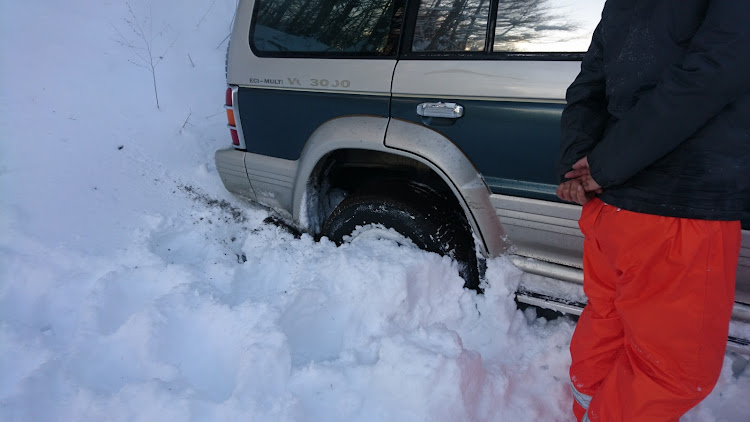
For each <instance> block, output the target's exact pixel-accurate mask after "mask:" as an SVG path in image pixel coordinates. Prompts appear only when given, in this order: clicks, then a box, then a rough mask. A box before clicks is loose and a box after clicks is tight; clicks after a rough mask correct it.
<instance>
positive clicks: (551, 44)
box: [492, 0, 604, 53]
mask: <svg viewBox="0 0 750 422" xmlns="http://www.w3.org/2000/svg"><path fill="white" fill-rule="evenodd" d="M603 8H604V0H500V1H499V4H498V10H497V22H496V26H495V37H494V43H493V45H492V51H496V52H519V53H535V52H570V53H576V52H585V51H586V50H587V49H588V47H589V44H590V42H591V34H593V32H594V28H596V25H597V23H599V19H600V17H601V13H602V9H603Z"/></svg>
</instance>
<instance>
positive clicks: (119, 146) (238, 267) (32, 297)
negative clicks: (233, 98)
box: [0, 0, 750, 421]
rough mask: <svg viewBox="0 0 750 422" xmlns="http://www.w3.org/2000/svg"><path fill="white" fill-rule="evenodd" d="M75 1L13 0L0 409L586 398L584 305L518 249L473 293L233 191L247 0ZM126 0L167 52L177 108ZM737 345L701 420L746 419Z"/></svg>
mask: <svg viewBox="0 0 750 422" xmlns="http://www.w3.org/2000/svg"><path fill="white" fill-rule="evenodd" d="M63 3H65V4H63ZM70 3H71V2H62V3H61V2H55V1H50V0H46V1H43V0H38V1H35V2H14V3H13V4H10V3H7V4H4V5H3V6H2V13H0V39H2V40H3V41H2V43H0V48H1V50H0V52H1V54H2V55H1V56H0V62H1V63H2V68H1V69H0V84H1V85H0V128H2V143H0V374H2V375H0V420H2V421H94V420H96V421H160V420H170V421H171V420H174V421H228V420H232V421H236V420H249V421H515V420H530V421H571V420H572V416H571V415H570V412H569V408H570V403H571V395H570V392H569V390H568V381H567V367H568V365H569V359H570V358H569V354H568V342H569V338H570V335H571V333H572V330H573V324H572V323H571V322H569V321H565V320H557V321H552V322H547V321H546V320H544V319H537V318H535V315H534V313H533V311H527V312H526V313H522V312H520V311H518V310H516V307H515V304H514V302H513V299H512V298H513V292H514V289H515V287H516V286H517V285H518V283H519V280H520V274H519V272H518V271H517V270H515V268H514V267H512V265H510V264H509V263H508V262H507V261H506V260H504V259H495V260H492V261H490V262H489V270H488V274H487V279H488V288H487V290H486V294H485V295H483V296H478V295H476V294H474V293H473V292H469V291H466V290H463V289H462V288H461V285H462V281H461V279H460V278H459V277H458V274H457V270H456V266H455V264H454V263H453V262H451V261H450V260H449V259H447V258H441V257H439V256H437V255H433V254H428V253H425V252H421V251H417V250H412V249H408V248H404V247H398V246H397V245H396V244H395V243H392V242H388V241H373V240H362V241H357V242H355V243H354V244H351V245H346V246H343V247H340V248H336V247H335V245H333V244H332V243H330V242H328V241H322V242H318V243H316V242H315V241H314V240H313V239H312V238H311V237H309V236H307V235H303V236H302V237H301V238H299V239H295V238H294V236H292V235H291V234H289V233H287V232H286V231H284V230H282V229H280V228H278V227H276V226H273V225H268V224H264V223H263V220H264V219H265V218H266V217H267V216H268V215H269V213H268V212H267V211H266V210H264V209H261V208H259V207H256V206H253V205H251V204H248V203H246V202H243V201H241V200H239V199H237V198H235V197H233V196H231V195H230V194H229V193H227V192H226V190H225V189H224V188H223V186H222V185H221V182H220V180H219V178H218V175H217V173H216V170H215V167H214V164H213V152H214V150H216V149H217V148H220V147H224V146H226V145H228V142H229V136H228V133H227V129H226V127H225V116H224V113H223V108H222V101H223V94H224V87H225V84H224V80H223V78H224V73H223V71H224V69H223V66H224V48H225V46H226V44H225V43H224V41H223V40H224V38H225V37H226V35H227V34H228V33H229V26H230V22H231V18H232V14H233V10H234V7H235V2H234V1H232V0H183V1H177V0H162V1H153V2H150V3H149V2H148V1H147V0H141V1H138V0H134V1H132V2H130V3H129V5H130V8H131V9H132V11H133V16H131V15H130V11H129V8H128V4H126V3H123V2H119V1H117V2H116V1H108V0H103V1H101V0H97V1H94V0H86V1H83V0H82V1H78V2H72V3H73V4H70ZM126 19H127V20H129V21H130V22H136V21H137V22H139V24H141V25H143V28H144V29H145V30H147V31H148V32H149V34H148V36H147V38H148V37H152V41H151V42H152V47H154V51H155V52H156V53H155V55H157V56H158V55H162V54H164V52H166V54H164V55H163V60H162V61H161V63H160V64H159V65H158V66H157V68H156V77H157V84H158V89H159V100H160V110H157V108H156V106H155V101H154V93H153V85H152V80H151V74H150V73H149V72H148V71H147V70H145V69H143V68H141V67H138V66H137V65H136V64H133V63H131V62H135V63H137V64H143V63H142V62H140V61H139V60H140V59H139V57H138V55H137V54H141V55H142V54H144V52H143V51H142V50H137V51H135V50H133V49H131V48H128V47H127V45H122V41H123V39H124V40H125V41H126V42H125V44H127V43H130V44H132V45H134V46H140V44H138V42H139V40H138V38H137V36H136V35H135V34H134V32H133V31H132V29H131V28H130V24H129V23H128V22H127V21H126ZM144 19H148V21H145V20H144ZM118 41H119V42H118ZM743 364H746V361H743V360H742V359H740V358H737V357H736V356H732V355H727V358H726V361H725V367H724V370H723V372H722V375H721V379H720V380H719V384H718V386H717V387H716V389H715V390H714V392H713V393H712V395H711V396H710V397H709V398H708V400H706V401H705V402H704V403H702V404H701V405H700V406H699V407H697V408H696V409H694V410H693V411H692V412H691V413H690V414H689V415H687V416H686V417H685V418H683V420H686V421H740V420H746V419H744V417H746V416H747V415H748V414H750V404H749V403H748V400H747V398H748V397H750V374H748V372H750V371H747V370H745V371H742V365H743ZM733 366H734V370H733ZM735 374H738V375H735Z"/></svg>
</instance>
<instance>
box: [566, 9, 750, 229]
mask: <svg viewBox="0 0 750 422" xmlns="http://www.w3.org/2000/svg"><path fill="white" fill-rule="evenodd" d="M566 98H567V106H566V107H565V110H564V111H563V115H562V142H561V151H560V160H559V163H558V173H559V176H560V180H564V178H563V174H565V172H567V171H568V170H570V168H571V166H572V164H573V163H575V162H576V161H577V160H578V159H580V158H581V157H584V156H588V157H589V165H590V167H591V174H592V176H593V178H594V180H595V181H597V182H598V183H599V184H600V185H601V186H602V187H603V188H604V192H603V193H602V194H601V195H600V198H601V199H602V200H603V201H604V202H607V203H609V204H611V205H615V206H617V207H621V208H623V209H627V210H631V211H636V212H642V213H648V214H656V215H664V216H672V217H685V218H697V219H711V220H738V219H740V218H742V217H743V210H744V212H745V213H747V211H748V206H750V1H748V0H607V2H606V4H605V6H604V11H603V13H602V19H601V22H600V23H599V26H598V27H597V28H596V31H595V32H594V36H593V39H592V43H591V46H590V47H589V51H588V52H587V53H586V55H585V56H584V59H583V62H582V65H581V73H580V74H579V75H578V77H577V78H576V79H575V81H574V82H573V84H572V85H571V86H570V88H568V91H567V96H566ZM745 218H747V214H745Z"/></svg>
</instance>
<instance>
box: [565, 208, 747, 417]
mask: <svg viewBox="0 0 750 422" xmlns="http://www.w3.org/2000/svg"><path fill="white" fill-rule="evenodd" d="M579 225H580V227H581V230H582V231H583V234H584V236H585V240H584V249H583V251H584V252H583V273H584V281H583V289H584V292H585V293H586V296H587V297H588V304H587V305H586V307H585V308H584V310H583V313H582V314H581V317H580V319H579V320H578V324H577V326H576V329H575V333H574V334H573V339H572V340H571V344H570V354H571V357H572V363H571V367H570V378H571V381H572V383H573V395H574V399H575V401H574V404H573V411H574V413H575V414H576V417H577V418H578V420H579V421H591V422H620V421H632V422H652V421H653V422H657V421H658V422H672V421H674V422H676V421H678V420H679V418H680V416H681V415H683V414H684V413H685V412H687V411H688V410H690V408H692V407H693V406H695V405H696V404H698V403H699V402H700V401H701V400H702V399H703V398H705V397H706V396H707V395H708V394H709V393H710V392H711V390H712V389H713V388H714V385H715V384H716V381H717V380H718V378H719V374H720V372H721V367H722V363H723V360H724V352H725V348H726V342H727V334H728V331H729V320H730V317H731V313H732V306H733V303H734V281H735V275H736V270H737V260H738V258H739V250H740V241H741V237H740V236H741V228H740V222H739V221H706V220H691V219H685V218H672V217H661V216H656V215H649V214H640V213H634V212H630V211H625V210H621V209H618V208H616V207H613V206H610V205H607V204H605V203H603V202H602V201H600V200H598V199H595V200H593V201H591V202H589V203H588V204H586V205H585V206H584V207H583V212H582V215H581V219H580V221H579Z"/></svg>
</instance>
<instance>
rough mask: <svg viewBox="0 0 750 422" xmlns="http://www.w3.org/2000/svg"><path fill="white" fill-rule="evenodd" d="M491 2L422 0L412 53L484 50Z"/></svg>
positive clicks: (488, 0) (477, 0)
mask: <svg viewBox="0 0 750 422" xmlns="http://www.w3.org/2000/svg"><path fill="white" fill-rule="evenodd" d="M490 3H491V2H490V0H422V1H421V2H420V4H419V12H418V16H417V23H416V27H415V29H414V42H413V43H412V51H417V52H448V51H455V52H460V51H484V46H485V44H486V42H487V21H488V17H489V12H490Z"/></svg>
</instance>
